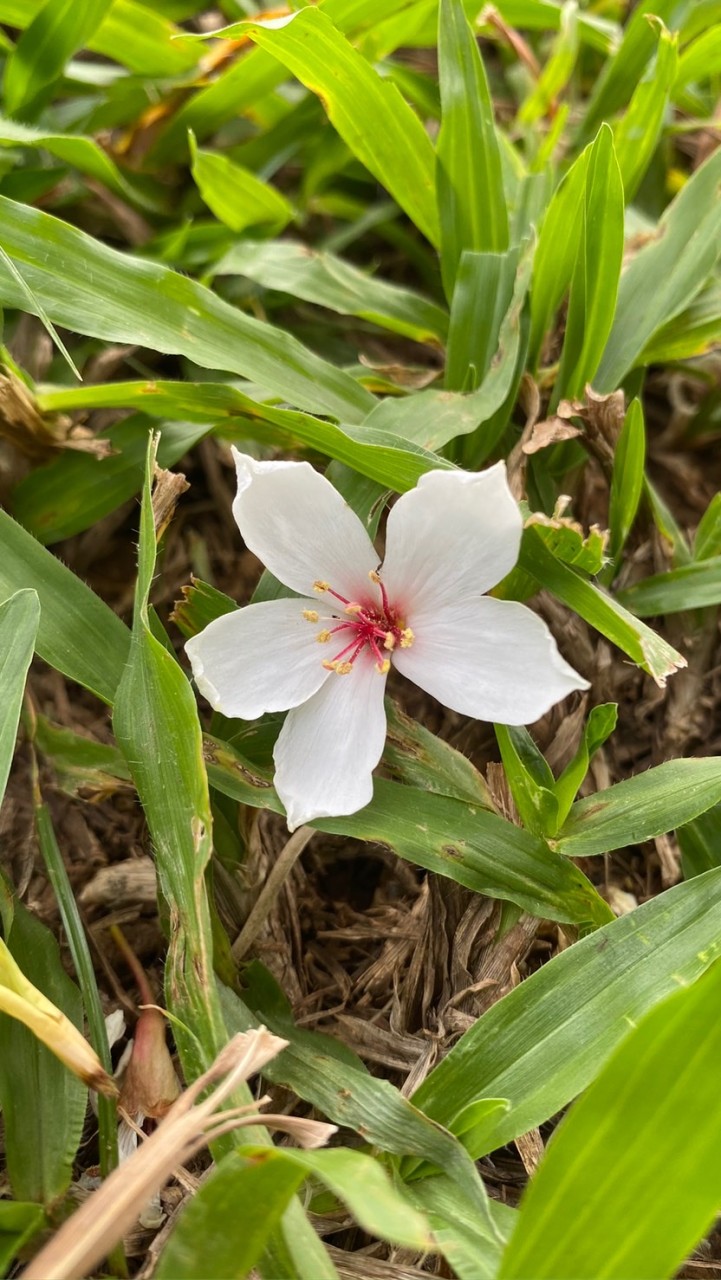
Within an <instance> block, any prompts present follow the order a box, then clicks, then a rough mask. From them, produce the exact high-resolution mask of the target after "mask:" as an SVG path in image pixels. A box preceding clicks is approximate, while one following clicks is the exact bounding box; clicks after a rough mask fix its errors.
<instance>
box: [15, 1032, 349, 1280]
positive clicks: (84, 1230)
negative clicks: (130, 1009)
mask: <svg viewBox="0 0 721 1280" xmlns="http://www.w3.org/2000/svg"><path fill="white" fill-rule="evenodd" d="M286 1044H287V1041H285V1040H281V1039H280V1038H279V1037H278V1036H274V1035H271V1033H270V1032H269V1031H266V1030H265V1028H261V1029H260V1030H258V1031H249V1032H245V1033H244V1034H242V1035H238V1036H235V1037H234V1038H233V1040H231V1041H230V1043H229V1044H228V1045H226V1047H225V1049H223V1051H222V1052H221V1053H220V1054H219V1055H218V1057H217V1058H216V1060H215V1062H214V1063H213V1065H212V1066H211V1067H210V1069H209V1070H208V1071H206V1072H205V1073H204V1074H203V1075H202V1076H200V1077H199V1079H197V1080H196V1081H194V1083H193V1084H192V1085H190V1087H189V1088H188V1089H186V1091H185V1093H183V1094H181V1096H180V1097H179V1098H178V1099H177V1101H176V1102H174V1103H173V1105H172V1107H171V1108H170V1110H169V1112H168V1114H167V1116H166V1117H165V1119H164V1120H163V1121H162V1122H161V1124H160V1125H159V1126H158V1128H157V1129H156V1131H155V1133H153V1134H152V1135H151V1137H149V1138H148V1139H147V1140H146V1141H145V1142H143V1143H142V1145H141V1146H139V1147H138V1149H137V1150H136V1152H135V1153H134V1155H132V1156H131V1157H130V1159H129V1160H126V1161H124V1162H123V1164H122V1165H121V1166H120V1167H119V1168H118V1169H116V1170H114V1172H113V1173H111V1175H110V1177H109V1178H107V1179H106V1181H105V1182H104V1183H103V1185H102V1187H100V1188H99V1190H98V1191H96V1192H95V1193H94V1194H93V1195H92V1196H89V1197H88V1199H87V1200H86V1201H85V1203H84V1204H83V1205H81V1207H80V1208H79V1209H78V1211H77V1213H75V1214H73V1216H72V1217H71V1218H69V1219H68V1221H67V1222H66V1223H65V1224H64V1225H63V1226H62V1227H61V1229H60V1230H59V1231H58V1233H57V1235H55V1236H54V1238H53V1239H52V1240H51V1241H50V1243H49V1244H48V1245H47V1246H46V1248H45V1249H42V1250H41V1252H40V1253H39V1254H38V1255H37V1257H36V1258H34V1259H33V1261H32V1262H31V1263H30V1265H29V1267H27V1268H26V1270H25V1272H24V1273H23V1275H24V1280H78V1278H79V1277H81V1276H85V1275H87V1274H88V1272H90V1271H92V1270H93V1269H94V1268H95V1267H96V1266H97V1265H98V1263H100V1262H101V1261H102V1259H103V1258H105V1257H106V1256H107V1254H108V1253H109V1252H110V1250H111V1249H112V1248H113V1247H114V1246H115V1245H116V1244H117V1243H118V1241H119V1240H121V1239H122V1237H123V1235H124V1234H125V1233H126V1231H128V1230H129V1229H130V1228H131V1227H132V1226H133V1224H134V1223H135V1220H136V1218H137V1217H138V1214H139V1213H140V1212H141V1210H142V1208H143V1206H144V1205H145V1204H146V1203H147V1201H148V1200H149V1199H150V1197H151V1196H152V1195H154V1194H155V1193H156V1192H157V1191H158V1190H159V1189H160V1188H161V1187H162V1186H163V1185H164V1184H165V1182H166V1181H167V1179H168V1177H169V1176H170V1175H171V1173H172V1171H173V1169H174V1168H175V1167H176V1166H177V1165H178V1164H182V1163H184V1162H185V1161H186V1160H189V1159H190V1158H191V1157H192V1156H193V1154H195V1152H197V1151H198V1150H199V1149H200V1147H201V1146H203V1145H204V1144H205V1142H206V1141H207V1140H208V1136H209V1135H208V1130H211V1131H212V1132H213V1133H214V1134H217V1133H218V1132H219V1131H220V1132H223V1131H224V1130H225V1128H226V1126H227V1127H233V1126H236V1125H238V1124H244V1123H245V1124H255V1123H257V1120H258V1116H257V1114H256V1113H255V1112H253V1113H252V1114H246V1115H243V1114H242V1113H243V1111H245V1108H239V1109H236V1110H235V1111H233V1112H232V1113H231V1114H230V1116H229V1117H226V1116H224V1115H221V1116H218V1117H217V1124H216V1120H215V1117H214V1115H213V1113H214V1112H215V1111H217V1109H218V1107H219V1106H220V1105H221V1104H222V1103H223V1102H224V1101H225V1099H226V1098H227V1097H228V1096H229V1095H230V1094H231V1093H232V1092H233V1090H234V1089H236V1088H237V1087H238V1085H239V1084H240V1083H241V1082H242V1081H244V1080H247V1079H248V1077H249V1076H251V1075H254V1074H255V1073H256V1072H257V1071H259V1070H261V1068H262V1067H264V1066H265V1064H266V1063H267V1062H269V1061H270V1060H271V1058H274V1057H275V1056H276V1054H278V1053H280V1051H281V1050H282V1049H284V1048H285V1046H286ZM223 1076H224V1077H225V1079H224V1080H223V1082H222V1084H220V1085H218V1087H217V1088H216V1089H214V1090H213V1092H212V1093H211V1094H210V1095H209V1097H207V1098H206V1099H205V1100H204V1101H203V1102H201V1103H198V1105H197V1106H194V1105H193V1104H194V1103H195V1100H196V1099H197V1097H198V1096H199V1095H200V1094H201V1093H202V1092H203V1090H205V1089H207V1088H208V1086H209V1085H212V1084H213V1083H214V1082H215V1081H217V1080H218V1079H219V1078H222V1077H223ZM325 1127H326V1126H324V1128H325Z"/></svg>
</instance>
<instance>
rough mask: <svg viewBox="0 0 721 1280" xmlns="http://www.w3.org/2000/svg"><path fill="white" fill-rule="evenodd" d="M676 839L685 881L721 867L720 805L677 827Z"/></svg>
mask: <svg viewBox="0 0 721 1280" xmlns="http://www.w3.org/2000/svg"><path fill="white" fill-rule="evenodd" d="M676 838H677V840H678V843H679V846H680V848H681V866H682V868H683V874H684V877H685V879H686V880H690V879H691V877H692V876H700V875H701V874H702V873H703V872H704V871H709V870H710V869H711V868H712V867H719V866H721V805H717V804H716V805H714V806H713V808H712V809H707V811H706V813H701V814H699V816H698V818H694V820H693V822H689V823H687V824H686V826H684V827H679V829H678V831H677V832H676Z"/></svg>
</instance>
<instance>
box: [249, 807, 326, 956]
mask: <svg viewBox="0 0 721 1280" xmlns="http://www.w3.org/2000/svg"><path fill="white" fill-rule="evenodd" d="M313 835H315V832H314V831H312V830H311V828H310V827H299V828H298V830H297V831H294V832H293V834H292V836H291V837H290V840H288V842H287V844H285V845H284V846H283V848H282V849H281V851H280V854H279V855H278V858H277V860H276V862H275V863H274V865H273V866H272V867H271V870H270V873H269V875H268V879H267V880H266V882H265V884H264V885H263V888H262V889H261V891H260V894H259V895H258V899H257V901H256V902H255V903H254V905H253V907H252V909H251V912H250V915H249V916H248V919H247V920H246V922H245V924H244V925H243V928H242V929H241V931H240V933H239V934H238V937H237V938H236V940H235V942H234V943H233V957H234V959H235V960H242V958H243V956H244V955H245V953H246V952H247V951H248V949H249V948H250V947H251V945H252V944H253V942H255V939H256V938H257V936H258V934H259V933H260V930H261V929H262V927H263V925H264V924H265V922H266V920H267V919H268V916H269V915H270V912H271V910H272V908H273V903H274V902H275V900H276V898H277V896H278V894H279V892H280V890H281V888H282V886H283V884H284V883H285V881H286V880H287V878H288V876H289V875H290V873H291V871H292V870H293V867H294V866H295V864H296V862H297V861H298V858H299V857H300V855H301V853H302V852H303V850H304V849H305V847H306V845H307V843H308V841H309V840H310V838H311V836H313Z"/></svg>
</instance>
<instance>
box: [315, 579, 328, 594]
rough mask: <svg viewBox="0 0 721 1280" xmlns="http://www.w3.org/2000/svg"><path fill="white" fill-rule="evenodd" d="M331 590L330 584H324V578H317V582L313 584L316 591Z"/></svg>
mask: <svg viewBox="0 0 721 1280" xmlns="http://www.w3.org/2000/svg"><path fill="white" fill-rule="evenodd" d="M329 588H330V583H329V582H324V581H323V579H322V578H316V580H315V582H314V583H313V590H314V591H328V590H329Z"/></svg>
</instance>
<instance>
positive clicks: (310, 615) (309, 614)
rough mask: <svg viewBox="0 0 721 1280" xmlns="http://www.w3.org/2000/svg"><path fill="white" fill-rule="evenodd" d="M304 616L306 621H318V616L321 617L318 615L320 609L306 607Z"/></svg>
mask: <svg viewBox="0 0 721 1280" xmlns="http://www.w3.org/2000/svg"><path fill="white" fill-rule="evenodd" d="M303 617H304V618H305V620H306V622H317V621H318V617H319V615H318V610H317V609H304V610H303Z"/></svg>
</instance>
